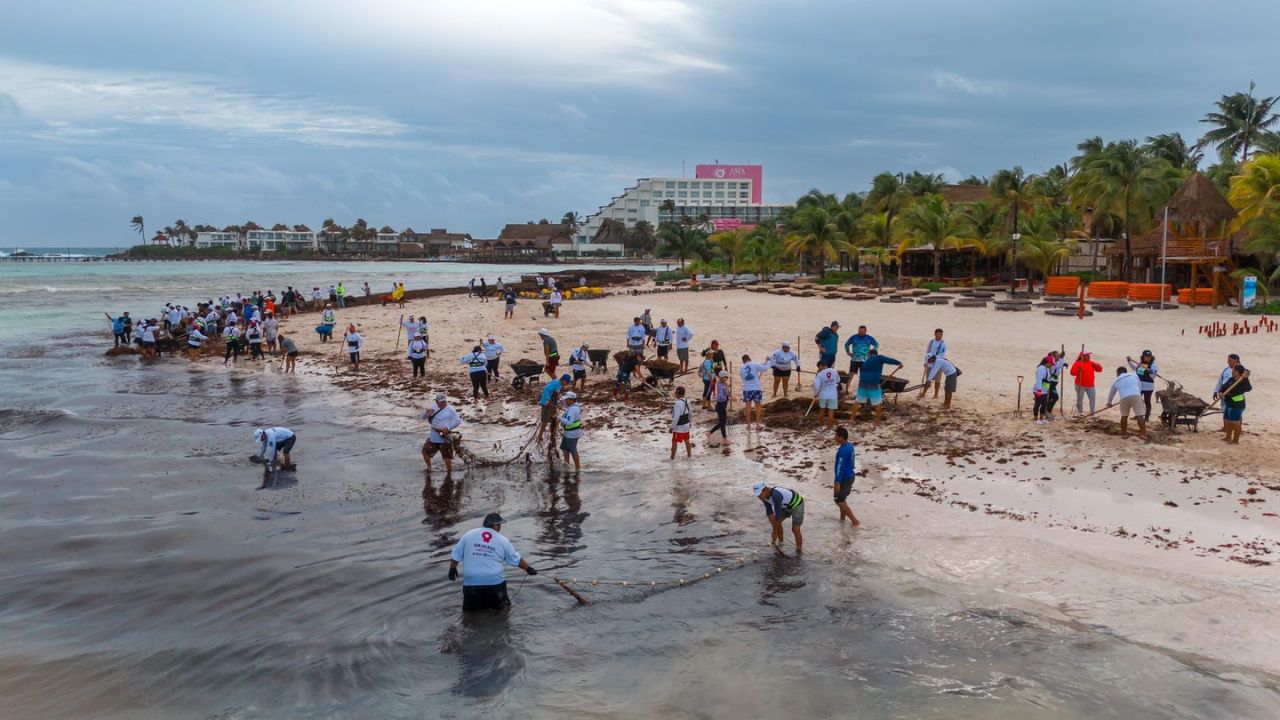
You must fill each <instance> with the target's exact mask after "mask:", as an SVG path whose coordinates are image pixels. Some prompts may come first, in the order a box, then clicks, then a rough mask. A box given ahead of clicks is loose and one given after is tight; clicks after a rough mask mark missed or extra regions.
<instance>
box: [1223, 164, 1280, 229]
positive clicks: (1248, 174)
mask: <svg viewBox="0 0 1280 720" xmlns="http://www.w3.org/2000/svg"><path fill="white" fill-rule="evenodd" d="M1227 199H1228V200H1230V201H1231V205H1232V206H1233V207H1235V209H1236V211H1237V212H1238V214H1237V215H1236V219H1235V222H1234V224H1233V227H1234V228H1236V229H1239V228H1241V227H1243V226H1244V225H1245V224H1247V223H1250V222H1253V220H1254V219H1255V218H1259V217H1263V216H1271V215H1275V214H1277V213H1280V155H1257V156H1255V157H1254V158H1253V160H1251V161H1249V163H1248V164H1247V165H1245V166H1244V168H1243V170H1242V171H1241V172H1240V174H1239V175H1236V176H1235V177H1233V178H1231V192H1230V193H1229V194H1228V195H1227Z"/></svg>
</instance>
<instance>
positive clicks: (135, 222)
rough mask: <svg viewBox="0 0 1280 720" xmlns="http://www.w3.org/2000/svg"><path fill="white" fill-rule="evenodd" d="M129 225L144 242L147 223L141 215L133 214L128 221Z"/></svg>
mask: <svg viewBox="0 0 1280 720" xmlns="http://www.w3.org/2000/svg"><path fill="white" fill-rule="evenodd" d="M129 226H130V227H132V228H133V230H134V232H136V233H138V236H139V237H141V238H142V240H143V242H146V240H147V224H146V222H145V221H144V220H143V219H142V216H141V215H134V216H133V219H132V220H130V221H129Z"/></svg>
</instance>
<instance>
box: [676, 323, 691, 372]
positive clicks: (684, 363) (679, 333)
mask: <svg viewBox="0 0 1280 720" xmlns="http://www.w3.org/2000/svg"><path fill="white" fill-rule="evenodd" d="M692 339H693V329H692V328H690V327H689V326H688V325H685V324H684V318H676V359H677V360H679V361H680V372H688V371H689V341H690V340H692Z"/></svg>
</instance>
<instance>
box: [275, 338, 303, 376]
mask: <svg viewBox="0 0 1280 720" xmlns="http://www.w3.org/2000/svg"><path fill="white" fill-rule="evenodd" d="M277 339H278V340H279V341H280V351H281V352H283V353H284V371H285V372H287V373H291V372H293V369H294V366H296V365H297V364H298V345H297V344H296V343H294V342H293V338H290V337H285V335H284V333H280V335H279V337H278V338H277Z"/></svg>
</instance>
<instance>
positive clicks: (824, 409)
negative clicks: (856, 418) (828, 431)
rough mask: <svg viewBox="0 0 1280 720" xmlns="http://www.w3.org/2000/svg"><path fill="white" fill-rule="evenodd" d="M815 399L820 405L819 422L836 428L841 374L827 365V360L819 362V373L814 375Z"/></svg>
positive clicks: (823, 359)
mask: <svg viewBox="0 0 1280 720" xmlns="http://www.w3.org/2000/svg"><path fill="white" fill-rule="evenodd" d="M813 398H814V401H815V402H816V403H817V404H818V422H819V423H820V424H822V425H826V426H827V427H835V424H836V410H837V409H839V407H840V373H838V372H836V371H835V369H834V368H832V367H831V366H830V365H828V364H827V358H825V357H824V358H822V359H821V360H819V361H818V372H816V373H814V375H813Z"/></svg>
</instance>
